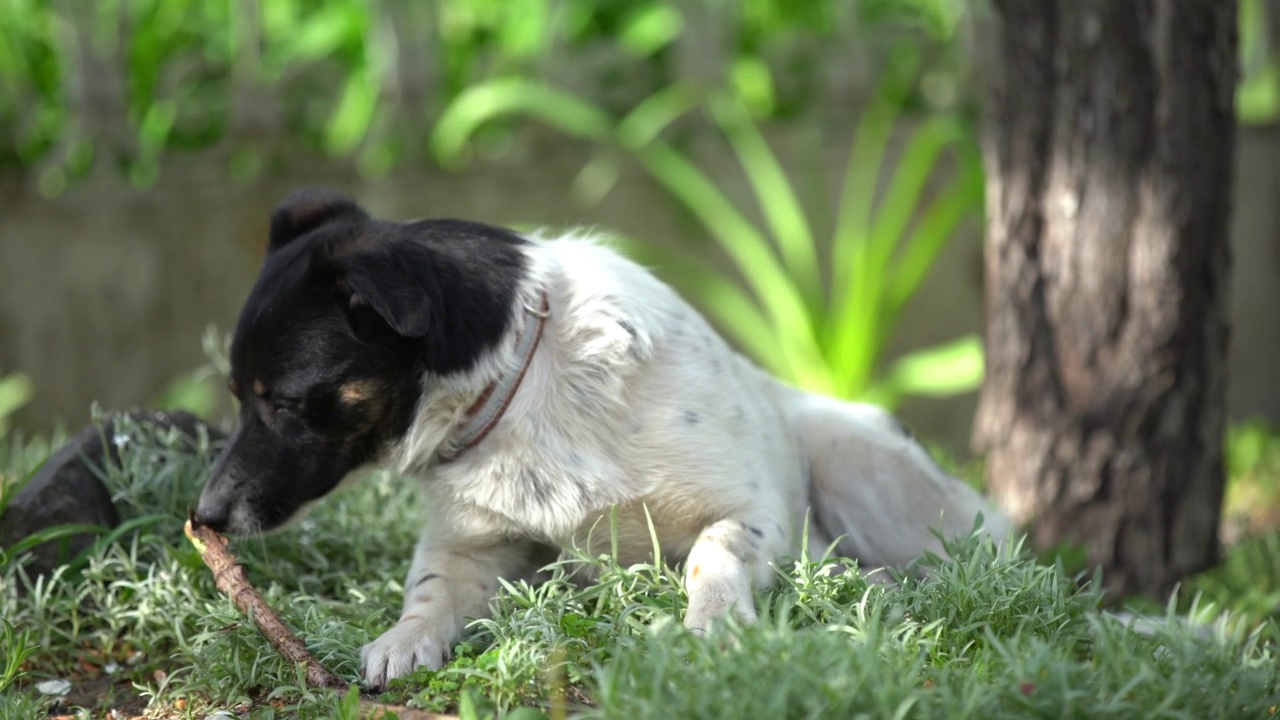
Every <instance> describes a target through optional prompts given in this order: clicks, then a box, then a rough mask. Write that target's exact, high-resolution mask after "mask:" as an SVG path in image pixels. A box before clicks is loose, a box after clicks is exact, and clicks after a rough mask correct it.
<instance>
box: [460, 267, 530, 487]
mask: <svg viewBox="0 0 1280 720" xmlns="http://www.w3.org/2000/svg"><path fill="white" fill-rule="evenodd" d="M539 297H540V303H539V307H538V308H537V309H534V308H533V307H531V306H530V305H529V304H528V303H525V304H524V312H525V322H524V327H523V328H521V330H520V336H519V337H518V338H517V339H516V352H515V356H516V357H517V358H519V360H520V367H519V368H517V369H516V371H515V372H512V373H506V374H504V375H503V376H502V377H500V378H498V379H497V380H495V381H494V382H492V383H489V386H488V387H486V388H485V389H484V392H482V393H480V397H479V399H477V400H476V401H475V403H474V404H473V405H472V406H471V408H470V409H468V410H467V414H466V416H464V417H463V419H462V422H461V423H459V424H458V426H457V428H455V429H454V433H453V439H452V440H451V441H450V442H449V445H448V447H446V448H443V449H441V451H440V453H439V455H440V459H441V460H443V461H444V462H449V461H450V460H453V459H454V458H456V457H458V456H459V455H461V454H462V453H464V452H466V451H467V450H470V449H471V448H473V447H475V446H476V445H479V444H480V441H481V440H484V439H485V437H486V436H487V435H488V434H489V432H490V431H491V430H493V428H494V426H495V425H497V424H498V421H499V420H501V419H502V414H503V413H504V412H506V410H507V406H508V405H510V404H511V398H513V397H515V394H516V390H518V389H519V388H520V381H521V380H523V379H524V374H525V372H526V371H527V370H528V369H529V364H530V363H531V362H532V361H533V354H534V353H535V352H537V350H538V341H539V340H541V339H542V330H543V328H544V327H546V324H547V318H549V317H551V302H550V300H549V299H548V298H547V291H546V290H543V291H542V292H541V294H540V296H539Z"/></svg>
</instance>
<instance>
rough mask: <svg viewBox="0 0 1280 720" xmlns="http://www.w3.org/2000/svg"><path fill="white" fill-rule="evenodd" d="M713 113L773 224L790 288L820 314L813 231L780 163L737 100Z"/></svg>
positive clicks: (718, 104) (728, 101)
mask: <svg viewBox="0 0 1280 720" xmlns="http://www.w3.org/2000/svg"><path fill="white" fill-rule="evenodd" d="M711 109H712V115H713V117H715V119H716V121H717V123H718V124H719V125H720V128H721V129H722V130H723V131H724V134H725V137H726V138H728V140H729V144H730V146H731V147H732V148H733V151H734V155H736V156H737V158H738V162H739V163H741V165H742V169H743V171H744V172H746V174H747V180H748V181H750V183H751V187H752V189H753V190H754V191H755V195H756V202H757V203H758V204H759V205H760V209H761V211H762V212H763V214H764V217H765V220H766V221H767V222H768V223H769V228H770V231H771V232H772V234H773V238H774V242H775V243H776V244H777V247H778V252H779V254H780V255H781V256H782V262H783V264H784V265H785V266H786V268H787V272H788V273H789V274H790V276H791V280H792V282H794V283H795V285H796V287H797V288H798V289H799V290H800V292H801V294H802V295H803V296H804V300H805V305H806V307H807V308H808V309H809V312H810V313H811V314H816V313H818V312H819V311H820V309H821V305H822V274H821V272H819V270H818V255H817V249H816V246H815V243H814V237H813V231H812V230H811V229H810V227H809V220H808V218H806V217H805V213H804V208H803V207H802V206H801V205H800V200H799V199H798V198H797V197H796V193H795V190H794V189H793V188H792V185H791V181H790V180H789V179H788V178H787V174H786V172H784V171H783V169H782V163H780V162H779V161H778V158H777V156H776V155H775V154H774V153H773V151H772V150H770V149H769V144H768V143H767V142H766V141H765V139H764V136H763V135H762V134H761V133H760V128H759V127H758V126H757V125H756V124H755V122H754V121H752V119H751V116H750V114H749V113H748V112H747V111H746V108H744V107H742V106H741V104H739V103H738V102H737V101H736V100H734V99H732V98H727V97H722V98H720V99H719V100H718V101H717V102H713V103H712V105H711Z"/></svg>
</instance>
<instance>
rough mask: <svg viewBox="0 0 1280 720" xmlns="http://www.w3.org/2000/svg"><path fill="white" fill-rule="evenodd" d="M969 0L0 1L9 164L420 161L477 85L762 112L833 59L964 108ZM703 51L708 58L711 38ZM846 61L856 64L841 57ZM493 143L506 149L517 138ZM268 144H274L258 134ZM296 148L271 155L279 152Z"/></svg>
mask: <svg viewBox="0 0 1280 720" xmlns="http://www.w3.org/2000/svg"><path fill="white" fill-rule="evenodd" d="M966 8H967V6H966V3H964V2H962V0H859V1H857V2H827V1H822V0H801V1H799V2H792V1H789V0H744V1H742V2H736V1H734V2H730V1H729V0H647V1H645V0H639V1H637V0H439V1H438V2H415V1H414V0H209V1H204V2H199V1H191V0H180V1H177V2H174V1H171V0H95V1H94V2H81V1H80V0H0V13H2V14H3V18H4V22H3V23H0V93H2V94H0V138H4V144H3V146H0V167H2V168H4V169H5V170H6V171H10V172H12V171H15V170H17V171H25V172H33V171H34V172H38V173H40V175H41V176H40V183H41V187H43V188H44V189H45V190H46V192H49V193H56V192H58V191H59V190H60V189H61V188H62V187H64V186H65V183H66V182H68V181H70V180H73V179H74V178H75V177H77V176H79V175H81V174H83V173H85V172H87V171H88V170H89V169H90V168H92V167H95V166H98V165H100V164H105V165H108V166H114V167H116V168H119V169H121V170H124V171H125V172H127V173H128V174H129V176H130V177H131V178H132V179H133V181H134V182H136V183H139V184H141V185H146V184H148V183H152V182H155V180H156V178H157V172H158V166H157V160H158V158H159V156H160V154H161V153H163V152H170V151H192V150H203V149H209V148H214V147H225V146H229V148H230V150H231V152H230V158H229V162H230V163H231V164H232V170H233V172H234V173H235V174H237V175H238V176H240V177H251V176H252V175H253V173H254V172H256V171H257V170H259V169H260V168H261V167H262V165H263V163H264V162H268V161H270V160H272V159H276V158H275V157H274V156H276V155H277V154H278V153H280V152H281V151H283V152H285V153H287V152H289V151H291V150H297V149H300V148H299V147H297V146H294V145H293V143H297V144H300V145H301V146H302V147H303V148H306V149H309V150H322V151H324V152H326V153H329V154H332V155H335V156H351V157H354V158H356V159H358V161H359V162H360V166H361V168H362V169H363V170H364V171H365V172H368V173H381V172H386V171H388V170H389V169H391V168H392V167H393V166H394V165H395V164H397V163H403V162H419V161H422V160H423V159H424V151H425V150H426V137H425V134H424V133H423V130H424V129H425V128H430V127H431V125H432V124H433V123H432V121H433V118H434V117H435V115H436V112H437V111H438V110H439V108H441V107H443V106H444V105H446V104H448V103H450V102H452V101H453V100H454V99H456V98H457V96H458V95H459V94H461V93H463V92H465V91H466V90H467V89H468V88H470V87H472V86H473V85H475V84H476V83H479V82H483V81H486V80H492V79H494V78H528V79H537V80H540V81H543V82H548V83H550V84H552V85H554V86H557V87H562V88H566V89H569V90H571V91H573V92H575V93H579V94H581V95H583V96H585V97H588V98H591V99H592V100H593V101H595V102H598V103H600V104H601V105H602V106H603V107H604V108H605V109H607V110H611V111H621V110H624V109H627V108H631V107H634V106H635V105H636V104H637V102H638V101H639V100H641V99H643V98H645V97H647V96H648V95H650V94H651V93H653V92H654V91H656V90H658V89H660V88H663V87H667V86H669V85H670V84H671V83H672V82H673V81H675V80H676V79H689V78H688V77H687V76H686V77H682V76H684V75H687V73H688V72H689V71H690V69H691V66H692V65H697V64H699V62H700V60H689V58H688V56H690V55H699V56H700V57H701V58H711V61H710V63H705V62H704V63H702V64H704V65H706V64H709V65H712V66H714V67H711V68H709V69H708V70H707V71H706V72H704V73H700V74H702V75H703V76H702V77H700V78H697V79H698V80H700V81H705V82H707V83H709V84H720V83H723V84H725V85H727V86H728V87H730V88H732V90H733V91H734V92H735V93H736V94H737V95H738V96H739V97H740V98H741V99H742V100H743V101H744V102H745V103H746V104H747V105H748V106H749V107H751V109H752V110H753V111H754V112H756V113H757V114H759V115H760V116H767V117H771V118H794V117H797V116H801V115H803V114H805V113H806V112H807V111H809V110H812V109H813V108H812V104H813V103H814V102H816V101H817V100H818V99H819V98H821V97H822V96H823V94H822V93H820V92H817V90H818V87H817V85H818V84H819V83H821V82H823V78H824V77H826V76H828V75H829V74H830V72H831V70H832V69H831V68H830V67H829V65H830V63H831V62H832V60H833V58H840V57H841V55H840V54H839V53H833V49H834V48H836V46H839V45H845V44H850V43H852V42H854V41H856V42H857V44H858V45H859V46H861V47H864V48H866V50H865V55H866V57H864V58H862V59H863V60H864V61H867V60H870V61H871V62H863V63H860V64H859V67H857V68H853V67H845V68H838V69H837V70H838V71H842V72H846V71H847V72H863V73H873V74H877V75H879V74H885V73H890V72H892V69H893V67H895V66H897V65H900V64H903V63H904V62H905V63H907V64H911V65H915V66H919V68H918V73H917V77H914V78H912V81H913V82H914V83H915V86H914V87H913V88H912V92H910V93H906V94H905V95H904V97H903V100H904V102H906V103H908V104H909V105H912V106H930V107H932V106H953V105H956V104H958V103H960V102H961V101H962V98H961V93H960V92H959V90H958V88H959V86H961V85H963V84H964V83H965V82H966V80H967V75H968V73H969V71H970V69H971V68H970V57H971V55H972V53H969V52H966V45H968V44H971V43H972V42H973V38H972V37H971V35H972V28H971V27H970V28H969V29H968V30H966V27H967V26H970V25H971V24H972V23H971V11H970V10H968V9H966ZM708 45H710V46H711V48H712V49H711V50H710V51H709V52H708V50H707V46H708ZM844 57H846V58H847V57H850V56H849V55H848V54H847V53H846V54H845V55H844ZM505 130H506V131H505V132H499V131H496V130H495V132H494V134H493V135H492V136H490V147H501V146H503V145H504V143H506V142H510V140H511V137H510V132H511V131H510V129H509V128H506V129H505ZM268 139H269V140H272V141H273V142H272V143H271V145H272V146H274V147H267V146H266V143H265V141H266V140H268ZM283 140H288V141H290V143H289V145H287V146H285V147H278V144H279V143H280V142H281V141H283Z"/></svg>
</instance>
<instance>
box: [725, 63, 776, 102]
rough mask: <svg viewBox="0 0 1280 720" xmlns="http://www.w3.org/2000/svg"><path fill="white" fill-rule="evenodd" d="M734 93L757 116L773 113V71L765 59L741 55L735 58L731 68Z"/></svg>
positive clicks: (730, 73)
mask: <svg viewBox="0 0 1280 720" xmlns="http://www.w3.org/2000/svg"><path fill="white" fill-rule="evenodd" d="M729 75H730V78H731V79H732V83H733V90H734V93H735V94H736V95H737V97H738V98H740V99H741V101H742V102H743V103H744V104H745V105H746V106H747V107H748V108H750V110H751V112H752V113H754V114H755V115H756V116H757V117H764V116H766V115H770V114H772V113H773V109H774V105H775V103H774V95H773V72H772V71H770V70H769V66H768V65H766V64H765V62H764V60H762V59H760V58H758V57H755V56H752V55H741V56H739V57H737V58H735V59H734V61H733V66H732V68H730V70H729Z"/></svg>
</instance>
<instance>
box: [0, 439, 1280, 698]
mask: <svg viewBox="0 0 1280 720" xmlns="http://www.w3.org/2000/svg"><path fill="white" fill-rule="evenodd" d="M123 435H124V436H125V437H126V438H127V439H126V441H125V443H124V448H123V452H122V454H121V462H120V465H119V467H112V468H105V469H104V472H103V474H104V477H105V479H106V481H107V482H108V484H109V486H110V487H111V488H112V490H113V492H114V493H115V496H116V497H117V500H118V504H119V505H120V506H121V508H122V513H123V514H124V516H125V517H126V518H127V519H130V520H134V521H135V523H136V524H135V529H134V530H133V531H132V532H131V533H129V534H127V535H125V536H124V537H122V538H120V540H119V541H117V542H113V543H104V544H103V545H102V546H101V547H99V548H96V549H95V551H94V552H93V553H91V554H90V555H89V556H88V557H86V558H85V559H84V561H83V562H82V563H81V564H80V566H79V567H67V568H63V569H62V570H60V571H59V572H58V573H57V574H55V575H54V576H53V577H52V578H46V579H42V580H37V579H32V578H30V577H28V575H27V574H26V572H25V570H24V567H23V564H22V562H21V559H20V558H15V557H8V556H3V557H0V563H2V564H0V618H4V620H3V621H0V656H2V657H0V717H3V718H9V717H13V718H28V717H40V716H43V715H44V714H46V713H47V712H48V709H49V707H50V706H51V704H52V703H51V701H50V699H48V698H45V697H42V696H41V695H40V694H39V693H38V692H37V691H36V689H35V686H36V684H37V683H39V682H40V681H42V680H46V679H49V678H62V679H67V680H71V681H72V682H73V685H74V689H73V691H72V693H71V694H70V695H69V696H68V697H67V699H66V700H64V702H63V705H62V706H61V707H60V708H59V710H60V711H61V712H67V713H68V714H71V711H72V710H74V706H77V705H78V706H79V707H81V708H84V710H85V713H84V715H83V716H85V717H88V716H92V717H100V716H102V715H104V714H105V713H106V710H107V709H108V708H117V709H122V710H124V711H125V712H126V713H129V712H132V713H137V714H145V715H146V716H148V717H187V718H205V717H208V716H209V715H210V714H211V713H213V712H215V711H217V710H220V709H227V710H231V711H233V712H237V713H244V716H248V717H255V718H277V717H300V718H314V717H357V716H358V714H359V710H358V707H357V706H356V704H355V702H354V700H355V698H354V697H353V696H342V695H339V694H336V693H332V692H315V691H311V690H308V689H306V688H305V687H304V685H303V682H302V680H301V678H300V675H299V672H298V670H297V668H295V667H291V666H290V665H289V664H288V663H286V662H284V661H283V660H281V659H280V657H279V656H278V655H277V654H276V653H275V652H274V651H273V650H272V649H271V648H270V647H269V646H268V644H267V642H266V641H265V640H264V639H263V638H262V637H261V636H260V635H259V634H258V633H257V632H256V631H255V630H254V629H253V628H252V626H251V625H250V624H249V623H247V622H246V621H245V619H244V618H242V617H240V616H239V615H238V613H237V612H236V611H235V609H234V608H233V607H232V606H231V603H230V602H229V601H228V600H227V599H226V598H224V597H222V596H220V595H219V594H218V593H217V591H216V590H215V588H214V586H213V580H212V578H211V577H210V575H209V573H208V572H207V570H206V569H205V568H204V567H203V565H202V564H201V563H200V560H199V558H198V556H197V555H196V553H195V551H194V549H192V548H191V547H190V546H189V545H188V544H187V543H186V541H185V540H184V539H183V537H182V531H181V522H182V518H183V513H184V512H185V509H186V506H187V505H188V504H189V503H190V502H191V501H192V500H193V499H194V498H195V497H196V495H197V492H198V488H199V486H200V484H201V483H202V481H203V476H204V474H205V473H206V472H207V469H208V466H209V461H210V458H211V456H212V454H213V453H214V452H215V451H216V448H215V447H213V446H212V445H210V444H209V443H203V444H202V445H201V447H200V448H199V451H198V452H197V453H196V454H195V455H192V454H190V453H184V452H179V451H177V450H176V449H175V447H174V438H173V437H171V436H167V435H158V434H155V433H152V432H150V431H147V430H145V429H141V428H137V427H126V428H123ZM10 457H16V456H15V455H14V454H13V453H11V454H10ZM15 462H16V461H15ZM418 516H419V512H418V506H417V503H416V501H415V498H414V497H413V493H412V492H411V490H410V488H409V487H408V485H407V483H404V482H402V481H399V480H398V479H397V478H395V477H393V476H390V475H388V474H385V473H371V474H370V475H369V476H368V477H366V478H364V480H363V481H362V482H360V483H359V484H357V485H356V486H354V487H352V488H351V489H349V490H347V491H344V492H343V493H341V494H340V495H339V496H337V497H334V498H332V499H330V500H329V501H327V502H325V503H321V504H320V505H319V506H318V507H317V508H316V509H315V511H314V512H312V513H311V514H310V515H309V516H308V517H306V518H304V519H302V520H301V521H300V522H298V523H297V524H296V525H295V526H294V527H293V528H291V529H290V530H287V531H285V532H282V533H279V534H277V535H273V536H271V537H268V538H261V539H251V540H241V541H238V542H237V543H236V544H235V546H234V547H235V550H236V551H237V552H238V553H239V554H240V556H241V558H242V559H243V561H244V563H245V565H246V567H247V569H248V571H249V574H250V577H251V578H252V580H253V581H254V583H255V584H256V585H257V586H258V587H259V588H260V589H261V590H262V591H263V593H264V595H265V596H266V597H267V599H268V600H269V601H270V602H271V603H272V605H273V606H274V607H275V608H277V609H278V610H279V611H280V612H281V613H282V615H283V616H284V617H285V619H286V620H287V621H288V622H290V623H291V624H292V625H293V626H294V627H295V628H296V629H297V630H299V631H300V633H301V634H302V636H303V637H304V638H306V640H307V642H308V644H309V646H310V648H311V649H312V651H313V652H315V654H316V655H317V656H318V657H319V658H320V659H321V660H322V661H323V662H324V663H325V664H326V665H328V666H329V667H330V669H332V670H334V671H335V672H337V673H338V674H339V675H342V676H345V677H347V678H350V679H354V678H355V676H356V673H357V667H358V662H359V659H358V653H359V648H360V646H361V645H362V644H363V643H364V642H366V641H368V640H369V639H370V638H372V637H374V636H376V634H377V633H379V632H381V631H383V630H385V629H386V628H387V627H389V626H390V625H391V623H393V622H394V620H395V617H396V612H397V609H398V607H399V603H400V595H401V590H402V587H401V582H402V577H403V574H404V572H405V569H406V567H407V564H408V560H409V554H410V549H411V547H412V544H413V541H414V539H415V534H416V533H415V528H416V527H417V524H418V522H419V517H418ZM954 550H955V554H956V555H957V556H958V558H959V559H958V560H957V561H954V562H952V561H948V562H942V561H939V560H937V559H936V558H932V559H931V558H925V559H924V560H923V561H922V562H924V563H925V564H927V565H930V566H931V567H932V572H931V573H930V574H929V575H928V576H927V577H926V578H925V579H919V580H917V579H913V578H902V579H901V582H902V587H901V588H886V587H884V586H882V585H878V584H868V582H867V581H866V580H865V579H864V578H863V577H861V576H860V575H858V574H856V573H838V572H833V567H834V566H833V563H832V562H824V563H811V562H794V563H783V564H781V565H780V566H779V568H778V572H779V582H778V584H777V586H776V587H775V588H774V589H773V590H771V591H769V592H766V593H762V594H761V595H760V596H759V597H758V602H759V605H760V610H761V621H760V623H759V624H758V625H755V626H752V627H745V628H744V627H736V626H728V627H724V628H721V629H719V630H717V631H716V632H713V633H712V634H711V635H710V636H709V637H707V638H696V637H693V636H690V635H689V634H688V633H686V632H685V631H684V630H683V629H682V628H681V626H680V624H679V617H680V614H681V612H682V608H683V606H684V602H685V598H684V594H683V590H682V588H681V583H680V580H679V574H678V573H677V572H674V571H673V570H672V569H671V568H669V567H665V566H663V565H661V564H660V563H657V562H655V563H650V564H646V565H637V566H632V567H619V566H618V565H616V564H615V563H613V562H611V561H610V559H609V558H608V557H584V556H575V557H571V558H568V559H566V560H564V561H562V563H561V564H560V565H559V566H558V567H557V568H556V571H555V573H554V577H553V579H552V580H551V581H550V582H547V583H546V584H544V585H541V586H538V587H529V586H526V585H513V586H509V587H507V588H506V591H505V592H504V593H503V594H502V596H501V597H499V598H498V599H497V600H496V601H495V615H494V619H492V620H488V621H483V622H480V623H477V624H476V626H475V628H474V632H473V634H472V635H471V636H470V637H469V638H468V639H467V641H466V642H465V643H464V644H463V645H462V646H461V647H460V648H459V649H458V652H457V653H456V657H455V659H454V660H453V662H452V663H451V664H450V665H449V666H447V667H446V668H445V669H443V670H441V671H439V672H435V673H430V672H419V673H418V674H416V675H415V676H412V677H410V678H407V679H405V680H403V681H399V682H396V683H394V684H393V686H392V688H391V689H390V690H389V691H388V692H387V693H386V694H385V695H384V700H386V701H389V702H397V703H407V704H409V705H410V706H415V707H421V708H425V709H430V710H434V711H441V712H452V713H457V714H459V715H460V716H462V717H473V718H483V717H490V716H495V715H496V716H503V715H505V716H507V717H517V718H518V717H522V716H523V717H544V716H549V717H564V716H566V715H568V716H573V717H582V718H647V717H655V718H657V717H661V718H673V717H674V718H702V717H707V718H721V717H734V718H739V717H740V718H753V717H760V718H766V717H767V718H776V717H788V718H808V717H869V718H872V717H874V718H879V717H885V718H934V717H941V718H962V717H973V718H1013V717H1054V718H1060V717H1061V718H1071V717H1089V718H1100V717H1114V718H1132V717H1164V718H1180V717H1182V718H1244V717H1270V716H1276V714H1277V706H1278V705H1280V677H1278V676H1277V673H1276V657H1275V654H1276V645H1275V642H1276V638H1277V637H1280V633H1278V632H1277V626H1276V623H1275V621H1274V619H1273V618H1272V617H1271V616H1270V614H1269V613H1264V614H1262V615H1259V614H1257V613H1252V614H1251V613H1248V612H1246V613H1243V614H1240V615H1228V616H1226V617H1224V618H1223V620H1221V621H1219V622H1216V623H1213V624H1210V625H1194V624H1191V623H1187V622H1184V621H1181V620H1177V619H1173V617H1172V615H1171V616H1170V618H1171V619H1170V621H1169V622H1168V623H1167V624H1165V625H1161V626H1157V627H1156V629H1155V630H1154V634H1152V635H1142V634H1138V633H1136V632H1133V631H1131V630H1130V629H1128V628H1127V627H1126V626H1125V625H1124V624H1122V623H1121V622H1119V621H1117V620H1116V619H1114V618H1112V617H1110V616H1108V615H1105V614H1101V613H1100V612H1099V610H1098V605H1099V596H1098V594H1097V593H1096V592H1095V591H1094V590H1093V589H1092V588H1093V586H1092V585H1091V584H1090V583H1081V582H1078V578H1073V577H1070V576H1068V575H1067V574H1066V573H1065V572H1063V571H1062V569H1061V568H1060V567H1057V566H1050V565H1045V564H1043V563H1039V562H1037V561H1036V560H1035V559H1034V558H1033V557H1032V556H1031V555H1030V553H1028V552H1025V551H1023V550H1022V549H1021V548H1016V549H1014V550H1013V551H1011V552H1006V553H1004V554H1003V555H1002V554H999V553H997V552H996V551H995V550H994V549H993V548H992V547H991V546H990V545H987V544H984V543H981V542H977V541H973V540H971V541H968V542H964V543H960V544H959V545H957V546H956V547H955V548H954ZM1255 560H1256V558H1255ZM1232 562H1233V561H1232V560H1231V559H1229V560H1228V563H1227V565H1226V566H1224V568H1223V569H1222V573H1223V577H1222V578H1220V579H1219V580H1218V582H1220V583H1221V584H1222V586H1223V588H1228V587H1230V586H1231V583H1233V582H1236V581H1238V580H1239V578H1240V577H1244V578H1246V579H1251V580H1254V581H1256V580H1257V578H1256V577H1255V575H1256V574H1258V573H1270V574H1271V577H1272V578H1275V577H1276V576H1277V575H1280V573H1277V567H1276V565H1277V563H1276V562H1275V561H1274V560H1272V561H1271V564H1270V565H1269V566H1268V567H1266V568H1260V567H1255V566H1252V565H1247V564H1246V565H1245V569H1243V570H1240V569H1237V570H1236V571H1235V574H1232V572H1229V571H1228V570H1229V569H1230V568H1232V567H1233V565H1232ZM581 564H590V565H594V566H595V567H596V568H597V570H598V572H599V574H600V581H599V582H597V583H595V584H591V585H585V586H578V585H576V584H574V583H573V582H572V580H571V577H570V576H571V575H572V571H573V570H574V568H575V567H577V566H579V565H581ZM1201 582H1202V583H1203V584H1204V585H1205V587H1210V586H1211V583H1210V582H1209V581H1208V580H1207V579H1205V580H1202V581H1201ZM1273 587H1274V585H1273ZM1212 594H1213V593H1210V592H1207V595H1212ZM1215 597H1220V598H1222V599H1228V600H1229V599H1230V591H1229V590H1226V589H1224V590H1222V591H1221V592H1219V593H1218V595H1216V596H1215ZM1262 604H1265V603H1262ZM1255 609H1256V608H1255ZM1219 611H1220V608H1219V606H1218V605H1216V604H1214V603H1209V602H1204V601H1202V602H1201V603H1200V604H1199V605H1197V606H1194V607H1192V608H1191V613H1192V616H1193V617H1195V618H1202V619H1203V618H1210V617H1215V616H1216V615H1217V614H1218V613H1219ZM125 716H128V715H127V714H126V715H125Z"/></svg>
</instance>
